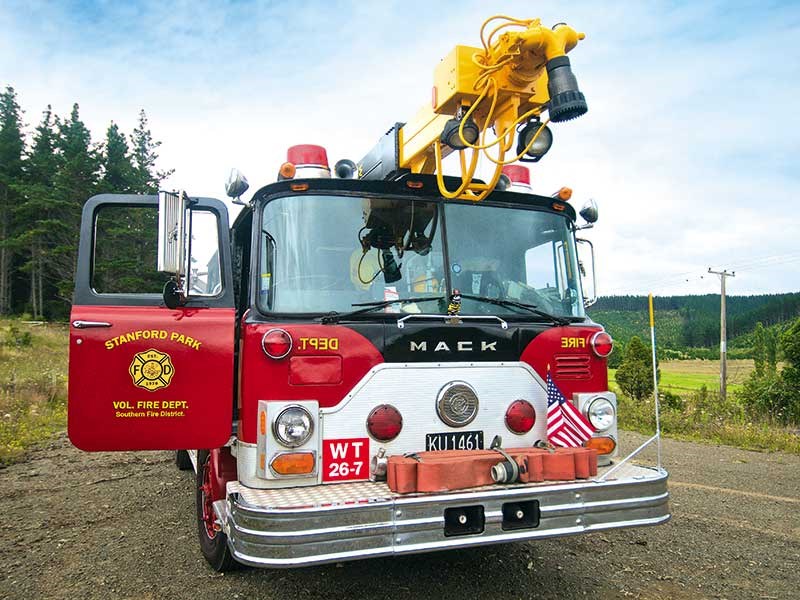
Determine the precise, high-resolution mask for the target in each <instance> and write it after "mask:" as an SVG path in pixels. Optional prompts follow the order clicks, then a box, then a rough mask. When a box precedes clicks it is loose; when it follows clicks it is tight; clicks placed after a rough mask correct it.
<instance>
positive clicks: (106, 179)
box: [0, 87, 171, 319]
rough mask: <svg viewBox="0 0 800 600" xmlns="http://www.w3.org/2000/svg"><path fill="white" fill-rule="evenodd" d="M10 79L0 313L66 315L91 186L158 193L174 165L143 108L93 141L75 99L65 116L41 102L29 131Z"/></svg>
mask: <svg viewBox="0 0 800 600" xmlns="http://www.w3.org/2000/svg"><path fill="white" fill-rule="evenodd" d="M23 116H24V111H23V110H22V108H21V107H20V105H19V102H18V98H17V94H16V92H15V90H14V89H13V88H12V87H6V88H5V90H3V91H2V92H0V315H8V314H22V313H26V314H29V315H31V316H32V317H33V318H45V319H66V318H67V316H68V315H69V309H70V305H71V300H72V289H73V281H74V276H75V267H76V260H77V249H78V237H79V229H80V228H79V224H80V216H81V209H82V207H83V204H84V202H85V201H86V200H87V199H88V198H90V197H91V196H93V195H95V194H100V193H107V192H117V193H155V192H156V191H157V190H158V187H159V184H160V183H161V181H162V180H163V179H164V178H165V177H167V176H169V175H170V174H171V171H159V170H157V168H156V160H157V159H158V154H157V149H158V147H159V146H160V144H161V142H158V141H155V140H154V139H153V136H152V134H151V132H150V129H149V127H148V121H147V115H146V114H145V112H144V110H142V111H140V113H139V119H138V125H137V126H136V127H135V128H134V130H133V132H132V133H131V134H130V135H126V134H125V133H123V132H122V131H120V129H119V126H118V125H117V124H116V123H114V122H113V121H112V122H111V123H110V124H109V126H108V129H107V130H106V133H105V138H104V139H103V141H102V142H99V143H93V142H92V137H91V133H90V131H89V129H88V128H87V127H86V125H85V124H84V123H83V121H82V120H81V118H80V113H79V110H78V105H77V104H75V105H73V107H72V111H71V113H70V114H69V116H68V117H60V116H58V115H56V114H54V113H53V110H52V108H51V107H50V106H47V108H46V109H45V110H44V112H43V114H42V118H41V120H40V121H39V124H38V125H37V126H36V127H35V129H34V130H33V132H32V133H29V132H28V131H27V127H26V125H25V123H24V120H23Z"/></svg>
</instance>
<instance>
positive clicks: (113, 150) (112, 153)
mask: <svg viewBox="0 0 800 600" xmlns="http://www.w3.org/2000/svg"><path fill="white" fill-rule="evenodd" d="M101 163H102V164H101V166H102V169H103V177H102V179H101V180H100V185H99V190H98V191H100V192H107V193H114V194H126V193H132V192H135V191H138V190H137V188H138V187H139V185H138V184H139V172H138V169H137V168H136V167H135V166H134V164H133V160H132V157H131V153H130V149H129V148H128V142H127V140H126V139H125V135H124V134H123V133H121V132H120V130H119V126H118V125H117V124H116V123H114V122H113V121H112V122H111V125H109V126H108V130H107V131H106V140H105V142H104V143H103V146H102V150H101Z"/></svg>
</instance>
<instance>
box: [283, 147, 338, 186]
mask: <svg viewBox="0 0 800 600" xmlns="http://www.w3.org/2000/svg"><path fill="white" fill-rule="evenodd" d="M286 165H292V166H293V167H294V170H293V171H294V172H292V173H291V176H290V177H286V176H284V173H285V174H289V173H290V172H291V171H292V169H290V168H289V167H287V166H286ZM284 168H285V169H284ZM330 176H331V168H330V166H329V165H328V153H327V151H326V150H325V148H323V147H322V146H315V145H314V144H298V145H297V146H291V147H290V148H289V149H288V150H287V151H286V162H285V163H284V164H283V166H281V173H280V177H281V178H282V179H293V178H294V179H312V178H322V179H330Z"/></svg>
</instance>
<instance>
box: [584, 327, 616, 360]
mask: <svg viewBox="0 0 800 600" xmlns="http://www.w3.org/2000/svg"><path fill="white" fill-rule="evenodd" d="M590 345H591V346H592V350H594V353H595V354H596V355H597V356H599V357H600V358H606V357H607V356H608V355H609V354H611V351H612V350H613V349H614V340H612V339H611V336H610V335H608V334H607V333H606V332H605V331H598V332H597V333H595V334H594V335H593V336H592V340H591V342H590Z"/></svg>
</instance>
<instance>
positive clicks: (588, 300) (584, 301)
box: [575, 223, 597, 308]
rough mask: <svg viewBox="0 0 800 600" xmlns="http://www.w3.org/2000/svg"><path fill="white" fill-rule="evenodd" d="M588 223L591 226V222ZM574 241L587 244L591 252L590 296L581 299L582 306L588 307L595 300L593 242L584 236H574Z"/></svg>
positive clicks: (595, 281)
mask: <svg viewBox="0 0 800 600" xmlns="http://www.w3.org/2000/svg"><path fill="white" fill-rule="evenodd" d="M589 225H590V226H591V223H590V224H589ZM578 229H586V228H585V227H579V228H578ZM575 242H576V243H578V244H588V245H589V249H590V250H591V254H592V297H591V298H584V299H583V306H584V308H589V307H590V306H591V305H592V304H594V303H595V302H597V269H595V268H594V265H595V260H594V244H593V243H592V242H591V241H590V240H587V239H586V238H575Z"/></svg>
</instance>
